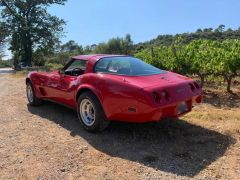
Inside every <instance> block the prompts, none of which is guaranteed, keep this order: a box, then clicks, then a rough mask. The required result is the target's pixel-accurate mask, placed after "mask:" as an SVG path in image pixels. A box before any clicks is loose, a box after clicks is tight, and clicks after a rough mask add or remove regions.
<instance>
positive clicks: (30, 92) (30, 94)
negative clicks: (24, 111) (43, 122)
mask: <svg viewBox="0 0 240 180" xmlns="http://www.w3.org/2000/svg"><path fill="white" fill-rule="evenodd" d="M26 93H27V99H28V102H29V104H30V105H31V106H38V105H40V104H41V103H42V100H41V99H38V98H37V97H36V95H35V91H34V88H33V85H32V83H31V82H27V87H26Z"/></svg>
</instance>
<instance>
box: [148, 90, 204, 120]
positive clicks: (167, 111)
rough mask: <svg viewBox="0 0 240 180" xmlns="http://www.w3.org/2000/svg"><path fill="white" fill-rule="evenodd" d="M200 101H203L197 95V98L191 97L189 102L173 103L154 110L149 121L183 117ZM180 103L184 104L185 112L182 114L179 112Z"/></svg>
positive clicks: (200, 96)
mask: <svg viewBox="0 0 240 180" xmlns="http://www.w3.org/2000/svg"><path fill="white" fill-rule="evenodd" d="M202 99H203V97H202V95H198V96H194V97H192V98H191V99H189V100H184V101H180V102H175V103H173V104H170V105H167V106H164V107H160V108H157V109H154V110H153V114H152V116H150V117H151V120H153V121H159V120H161V119H163V118H178V117H180V116H183V115H185V114H187V113H189V112H190V111H191V110H192V107H193V105H194V104H196V103H201V102H202ZM182 102H185V103H186V105H187V110H186V111H184V112H179V105H180V104H181V103H182Z"/></svg>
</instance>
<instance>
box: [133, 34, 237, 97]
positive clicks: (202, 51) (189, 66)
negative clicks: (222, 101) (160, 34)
mask: <svg viewBox="0 0 240 180" xmlns="http://www.w3.org/2000/svg"><path fill="white" fill-rule="evenodd" d="M135 56H136V57H138V58H140V59H143V60H145V61H146V62H148V63H150V64H152V65H154V66H156V67H159V68H162V69H167V70H170V71H175V72H178V73H181V74H186V75H191V76H192V75H197V76H198V77H199V79H200V83H201V86H203V85H204V82H205V80H206V78H207V77H212V78H215V77H217V76H219V77H222V79H223V80H224V81H226V84H227V87H226V90H227V91H228V92H230V93H232V90H231V85H232V81H233V79H234V78H235V77H237V76H239V75H240V40H223V41H214V40H194V41H191V42H190V43H189V44H184V43H183V42H182V39H181V38H177V39H176V40H175V41H174V43H172V45H171V46H164V45H160V46H154V47H151V48H147V49H143V50H141V51H139V52H137V53H136V54H135Z"/></svg>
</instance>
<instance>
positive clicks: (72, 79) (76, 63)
mask: <svg viewBox="0 0 240 180" xmlns="http://www.w3.org/2000/svg"><path fill="white" fill-rule="evenodd" d="M86 66H87V61H86V60H78V59H76V60H73V61H72V63H71V64H70V65H69V66H68V67H67V68H66V69H65V73H64V74H63V75H62V76H61V77H60V97H59V101H60V102H61V103H64V104H66V105H69V106H71V107H74V106H75V105H76V104H75V102H76V101H75V97H76V90H77V87H78V86H79V85H80V83H81V77H80V76H82V75H83V74H84V71H85V70H86ZM75 70H77V71H75ZM74 71H75V72H74ZM78 72H79V73H78Z"/></svg>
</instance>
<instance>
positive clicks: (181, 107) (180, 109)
mask: <svg viewBox="0 0 240 180" xmlns="http://www.w3.org/2000/svg"><path fill="white" fill-rule="evenodd" d="M187 111H188V106H187V103H186V102H181V103H180V104H179V105H178V115H180V114H183V113H185V112H187Z"/></svg>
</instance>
